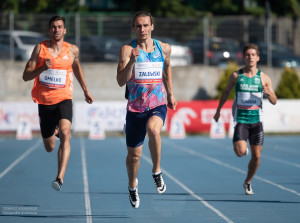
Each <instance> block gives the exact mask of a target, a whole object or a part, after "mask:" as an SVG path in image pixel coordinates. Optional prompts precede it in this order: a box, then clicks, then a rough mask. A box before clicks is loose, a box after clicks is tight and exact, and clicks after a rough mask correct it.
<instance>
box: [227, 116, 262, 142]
mask: <svg viewBox="0 0 300 223" xmlns="http://www.w3.org/2000/svg"><path fill="white" fill-rule="evenodd" d="M247 139H249V143H250V145H257V146H262V145H263V144H264V129H263V124H262V123H261V122H258V123H253V124H243V123H239V122H238V123H237V124H236V126H235V128H234V134H233V142H236V141H239V140H244V141H247Z"/></svg>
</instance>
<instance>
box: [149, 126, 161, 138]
mask: <svg viewBox="0 0 300 223" xmlns="http://www.w3.org/2000/svg"><path fill="white" fill-rule="evenodd" d="M147 133H148V136H149V137H154V138H155V137H159V136H160V129H159V128H155V127H148V128H147Z"/></svg>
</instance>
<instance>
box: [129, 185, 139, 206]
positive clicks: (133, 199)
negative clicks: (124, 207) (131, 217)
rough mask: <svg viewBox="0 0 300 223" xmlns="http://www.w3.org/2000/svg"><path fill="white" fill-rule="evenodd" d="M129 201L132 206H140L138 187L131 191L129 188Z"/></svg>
mask: <svg viewBox="0 0 300 223" xmlns="http://www.w3.org/2000/svg"><path fill="white" fill-rule="evenodd" d="M128 190H129V201H130V204H131V206H132V207H133V208H139V206H140V197H139V194H138V189H137V188H136V189H135V190H133V191H131V190H130V189H129V188H128Z"/></svg>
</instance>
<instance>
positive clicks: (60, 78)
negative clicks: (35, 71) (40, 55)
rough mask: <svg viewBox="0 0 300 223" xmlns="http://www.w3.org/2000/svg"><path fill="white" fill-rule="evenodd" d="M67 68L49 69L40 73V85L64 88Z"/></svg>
mask: <svg viewBox="0 0 300 223" xmlns="http://www.w3.org/2000/svg"><path fill="white" fill-rule="evenodd" d="M66 77H67V71H66V70H55V69H48V70H46V71H43V72H42V73H41V74H40V78H39V82H40V85H42V86H44V87H48V88H64V87H65V85H66Z"/></svg>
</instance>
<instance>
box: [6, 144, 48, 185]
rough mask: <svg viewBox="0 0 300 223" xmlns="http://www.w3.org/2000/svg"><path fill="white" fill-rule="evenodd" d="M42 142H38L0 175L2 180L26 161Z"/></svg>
mask: <svg viewBox="0 0 300 223" xmlns="http://www.w3.org/2000/svg"><path fill="white" fill-rule="evenodd" d="M41 142H42V140H41V139H40V140H38V141H37V142H36V143H35V144H34V145H33V146H31V147H30V148H29V149H28V150H27V151H26V152H24V153H23V154H22V155H21V156H20V157H19V158H18V159H16V160H15V161H14V162H12V163H11V164H10V165H9V166H8V167H7V168H6V169H5V170H4V171H3V172H2V173H0V180H1V179H2V177H4V176H5V175H6V174H7V173H8V172H9V171H11V170H12V169H13V168H14V167H15V166H16V165H18V163H20V162H21V161H22V160H23V159H25V158H26V157H27V156H28V155H29V154H30V153H32V152H33V151H34V150H35V149H37V148H38V147H39V146H40V144H41Z"/></svg>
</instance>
